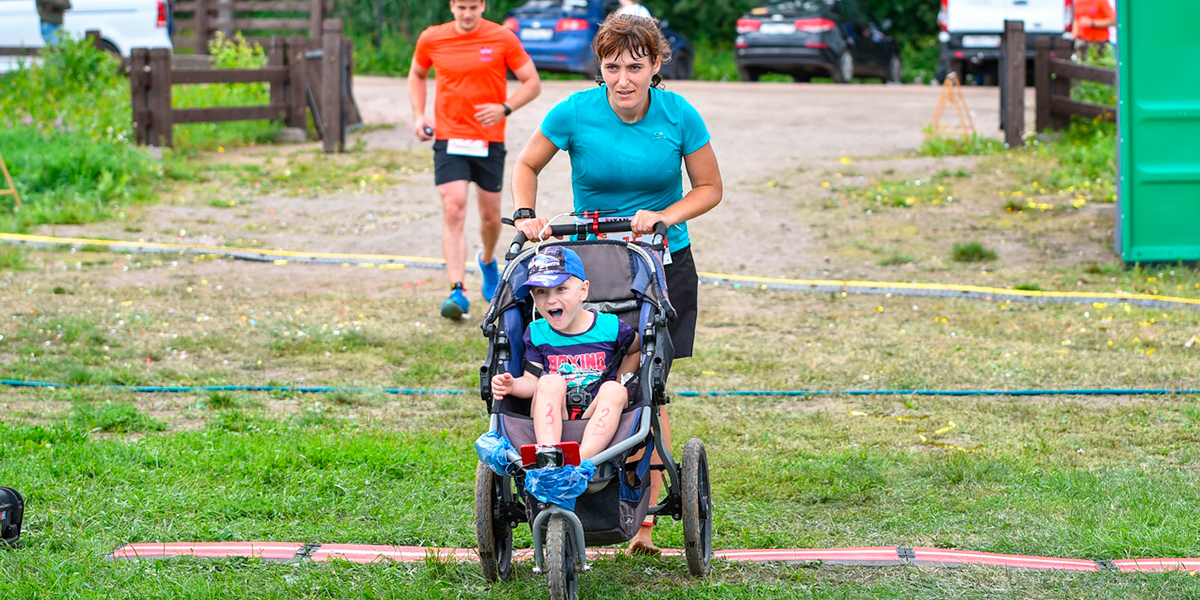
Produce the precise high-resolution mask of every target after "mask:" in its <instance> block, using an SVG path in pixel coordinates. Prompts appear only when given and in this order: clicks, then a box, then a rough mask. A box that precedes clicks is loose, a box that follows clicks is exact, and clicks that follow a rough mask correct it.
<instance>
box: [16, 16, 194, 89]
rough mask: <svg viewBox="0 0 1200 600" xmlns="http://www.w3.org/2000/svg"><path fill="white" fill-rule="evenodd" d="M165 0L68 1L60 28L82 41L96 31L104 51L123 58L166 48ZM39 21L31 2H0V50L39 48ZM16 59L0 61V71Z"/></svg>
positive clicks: (40, 41) (40, 38)
mask: <svg viewBox="0 0 1200 600" xmlns="http://www.w3.org/2000/svg"><path fill="white" fill-rule="evenodd" d="M170 18H171V7H170V4H169V3H168V0H71V9H70V10H68V11H67V12H66V13H65V14H64V15H63V29H64V30H66V31H67V32H69V33H70V34H71V35H72V36H75V37H79V38H82V37H84V35H85V32H87V31H88V30H91V29H95V30H98V31H99V32H100V43H101V45H102V46H103V47H104V49H106V50H108V51H109V52H112V53H114V54H119V55H121V56H124V57H128V56H129V51H130V50H132V49H133V48H170V47H171V36H170V34H169V33H168V32H167V25H168V23H169V21H170ZM44 45H45V42H43V41H42V28H41V21H39V20H38V13H37V2H36V1H35V0H0V47H3V48H41V47H42V46H44ZM13 60H16V59H6V60H2V61H0V72H3V71H5V70H8V68H11V62H10V61H13Z"/></svg>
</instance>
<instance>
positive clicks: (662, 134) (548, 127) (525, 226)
mask: <svg viewBox="0 0 1200 600" xmlns="http://www.w3.org/2000/svg"><path fill="white" fill-rule="evenodd" d="M592 50H593V51H594V52H595V55H596V57H597V58H598V59H599V60H600V74H601V76H602V77H603V85H601V86H600V87H598V88H595V89H591V90H585V91H581V92H576V93H574V94H571V95H570V96H569V97H568V98H566V99H565V100H563V101H562V102H559V103H558V105H557V106H555V107H554V108H553V109H552V110H551V111H550V113H549V114H547V115H546V118H545V120H543V121H542V126H541V128H540V129H538V130H537V131H535V132H534V133H533V136H532V137H531V138H530V139H529V144H528V145H526V146H525V148H524V150H522V151H521V154H520V156H518V157H517V163H516V166H514V167H513V175H512V186H511V187H512V194H513V204H514V205H515V206H516V209H517V210H516V212H515V213H514V214H513V220H514V221H516V225H517V229H519V230H520V231H521V232H523V233H524V234H525V235H526V237H528V238H529V239H531V240H538V239H541V231H542V229H543V228H544V227H545V226H546V219H544V218H539V217H537V216H536V214H535V213H534V208H536V205H537V188H538V174H539V173H541V172H542V169H543V168H544V167H545V166H546V165H547V164H548V163H549V162H550V159H552V158H554V155H555V154H557V153H558V151H559V150H566V151H567V154H568V155H569V156H570V157H571V188H572V191H573V192H574V195H575V210H576V211H584V210H613V211H615V212H614V213H612V215H613V216H626V217H632V228H633V231H634V233H638V234H648V233H651V232H653V230H654V226H655V225H656V224H657V223H659V222H662V223H664V224H665V225H667V247H668V250H669V251H670V255H669V263H668V264H667V265H666V275H667V289H668V292H669V294H670V298H671V305H672V306H673V307H674V308H675V310H676V312H677V313H678V318H677V319H676V320H675V322H673V323H672V324H671V326H670V332H671V341H672V342H673V344H674V346H675V358H685V357H688V356H691V355H692V345H693V344H692V341H693V338H694V337H695V330H696V313H697V298H696V297H697V291H698V288H699V279H698V277H697V275H696V263H695V262H694V261H693V259H692V248H691V240H690V239H689V238H688V231H687V221H688V220H690V219H693V218H695V217H698V216H700V215H702V214H704V213H706V212H708V211H709V210H712V208H713V207H714V206H716V205H717V204H718V203H720V202H721V193H722V191H721V171H720V169H719V168H718V166H717V156H716V154H715V153H714V152H713V149H712V144H711V143H709V135H708V129H707V128H706V127H705V126H704V121H703V119H701V118H700V114H699V113H697V112H696V109H694V108H692V105H691V104H688V102H687V100H684V99H683V97H682V96H680V95H678V94H675V93H673V92H668V91H664V90H663V89H661V87H662V78H661V77H660V76H659V74H658V71H659V69H660V68H662V65H663V63H664V62H666V61H667V60H670V56H671V46H670V44H668V43H667V40H666V38H664V37H663V35H662V31H661V30H660V29H659V28H658V22H657V21H655V20H653V19H646V18H642V17H632V16H628V15H617V14H613V15H610V16H609V17H608V18H607V19H605V21H604V23H603V24H602V25H601V26H600V31H599V32H597V33H596V37H595V39H594V40H593V42H592ZM682 167H686V169H687V175H688V180H689V182H690V183H691V190H689V191H688V193H687V194H686V195H685V194H684V193H683V168H682ZM664 262H667V261H664ZM661 418H662V425H663V437H664V438H665V439H664V441H665V442H666V443H667V445H668V446H669V445H670V443H671V438H670V426H671V422H670V419H668V418H667V414H666V410H665V409H664V410H662V412H661ZM656 462H657V460H656ZM661 488H662V475H661V473H660V472H658V471H654V477H653V479H652V485H651V498H652V499H654V500H655V501H657V498H658V494H659V491H660V490H661ZM651 527H652V525H651V524H650V523H645V524H643V526H642V529H641V531H639V532H638V534H637V537H635V538H634V539H633V541H632V542H630V550H632V551H641V552H648V553H657V552H658V548H655V547H654V544H653V543H652V542H651V539H650V532H651V529H650V528H651Z"/></svg>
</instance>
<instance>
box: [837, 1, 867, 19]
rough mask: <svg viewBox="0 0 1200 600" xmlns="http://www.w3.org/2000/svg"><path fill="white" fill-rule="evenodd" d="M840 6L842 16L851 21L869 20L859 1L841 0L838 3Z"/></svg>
mask: <svg viewBox="0 0 1200 600" xmlns="http://www.w3.org/2000/svg"><path fill="white" fill-rule="evenodd" d="M838 8H839V9H840V10H841V14H842V16H843V17H845V18H846V20H847V21H850V22H851V23H865V22H866V20H867V19H866V17H865V16H864V15H863V12H862V10H861V9H860V8H858V3H857V2H855V1H854V0H841V2H839V3H838Z"/></svg>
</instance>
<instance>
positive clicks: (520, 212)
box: [512, 206, 537, 223]
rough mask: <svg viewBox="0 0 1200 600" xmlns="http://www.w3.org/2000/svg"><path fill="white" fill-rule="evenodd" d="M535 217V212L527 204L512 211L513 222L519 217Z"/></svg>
mask: <svg viewBox="0 0 1200 600" xmlns="http://www.w3.org/2000/svg"><path fill="white" fill-rule="evenodd" d="M536 218H537V213H535V212H533V209H532V208H529V207H528V206H522V207H521V208H518V209H517V210H516V212H514V213H513V216H512V220H513V222H514V223H515V222H516V221H518V220H520V219H536Z"/></svg>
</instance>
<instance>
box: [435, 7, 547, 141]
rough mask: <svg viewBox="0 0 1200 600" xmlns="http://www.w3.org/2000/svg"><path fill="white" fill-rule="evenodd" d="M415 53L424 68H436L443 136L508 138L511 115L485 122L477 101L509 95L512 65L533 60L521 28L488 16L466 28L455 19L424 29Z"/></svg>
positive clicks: (494, 101)
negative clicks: (518, 30)
mask: <svg viewBox="0 0 1200 600" xmlns="http://www.w3.org/2000/svg"><path fill="white" fill-rule="evenodd" d="M413 58H415V59H416V61H417V64H418V65H420V66H421V68H423V69H428V68H430V67H433V69H434V80H435V81H436V82H437V99H436V101H435V104H434V109H433V114H434V118H435V119H436V129H437V139H439V140H448V139H453V138H462V139H468V140H487V141H489V142H503V141H504V122H505V121H507V119H501V120H500V122H499V123H497V124H495V125H493V126H491V127H484V126H483V125H482V124H480V123H479V121H478V120H477V119H476V118H475V105H476V104H486V103H491V104H502V103H503V102H504V101H505V100H507V99H508V81H507V80H506V79H505V76H506V74H507V70H508V69H512V70H513V71H516V70H517V69H519V68H521V67H523V66H525V63H528V62H529V60H530V59H529V54H527V53H526V52H525V48H523V47H521V41H520V40H518V39H517V36H516V34H514V33H513V32H512V31H511V30H509V29H506V28H504V27H502V26H500V25H497V24H496V23H493V22H491V21H488V20H486V19H482V20H480V22H479V27H476V28H475V31H472V32H470V33H465V34H460V33H458V31H457V30H455V28H454V22H453V21H451V22H449V23H443V24H442V25H434V26H432V27H429V28H428V29H426V30H425V31H423V32H422V33H421V37H419V38H417V51H416V53H415V54H414V55H413Z"/></svg>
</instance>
